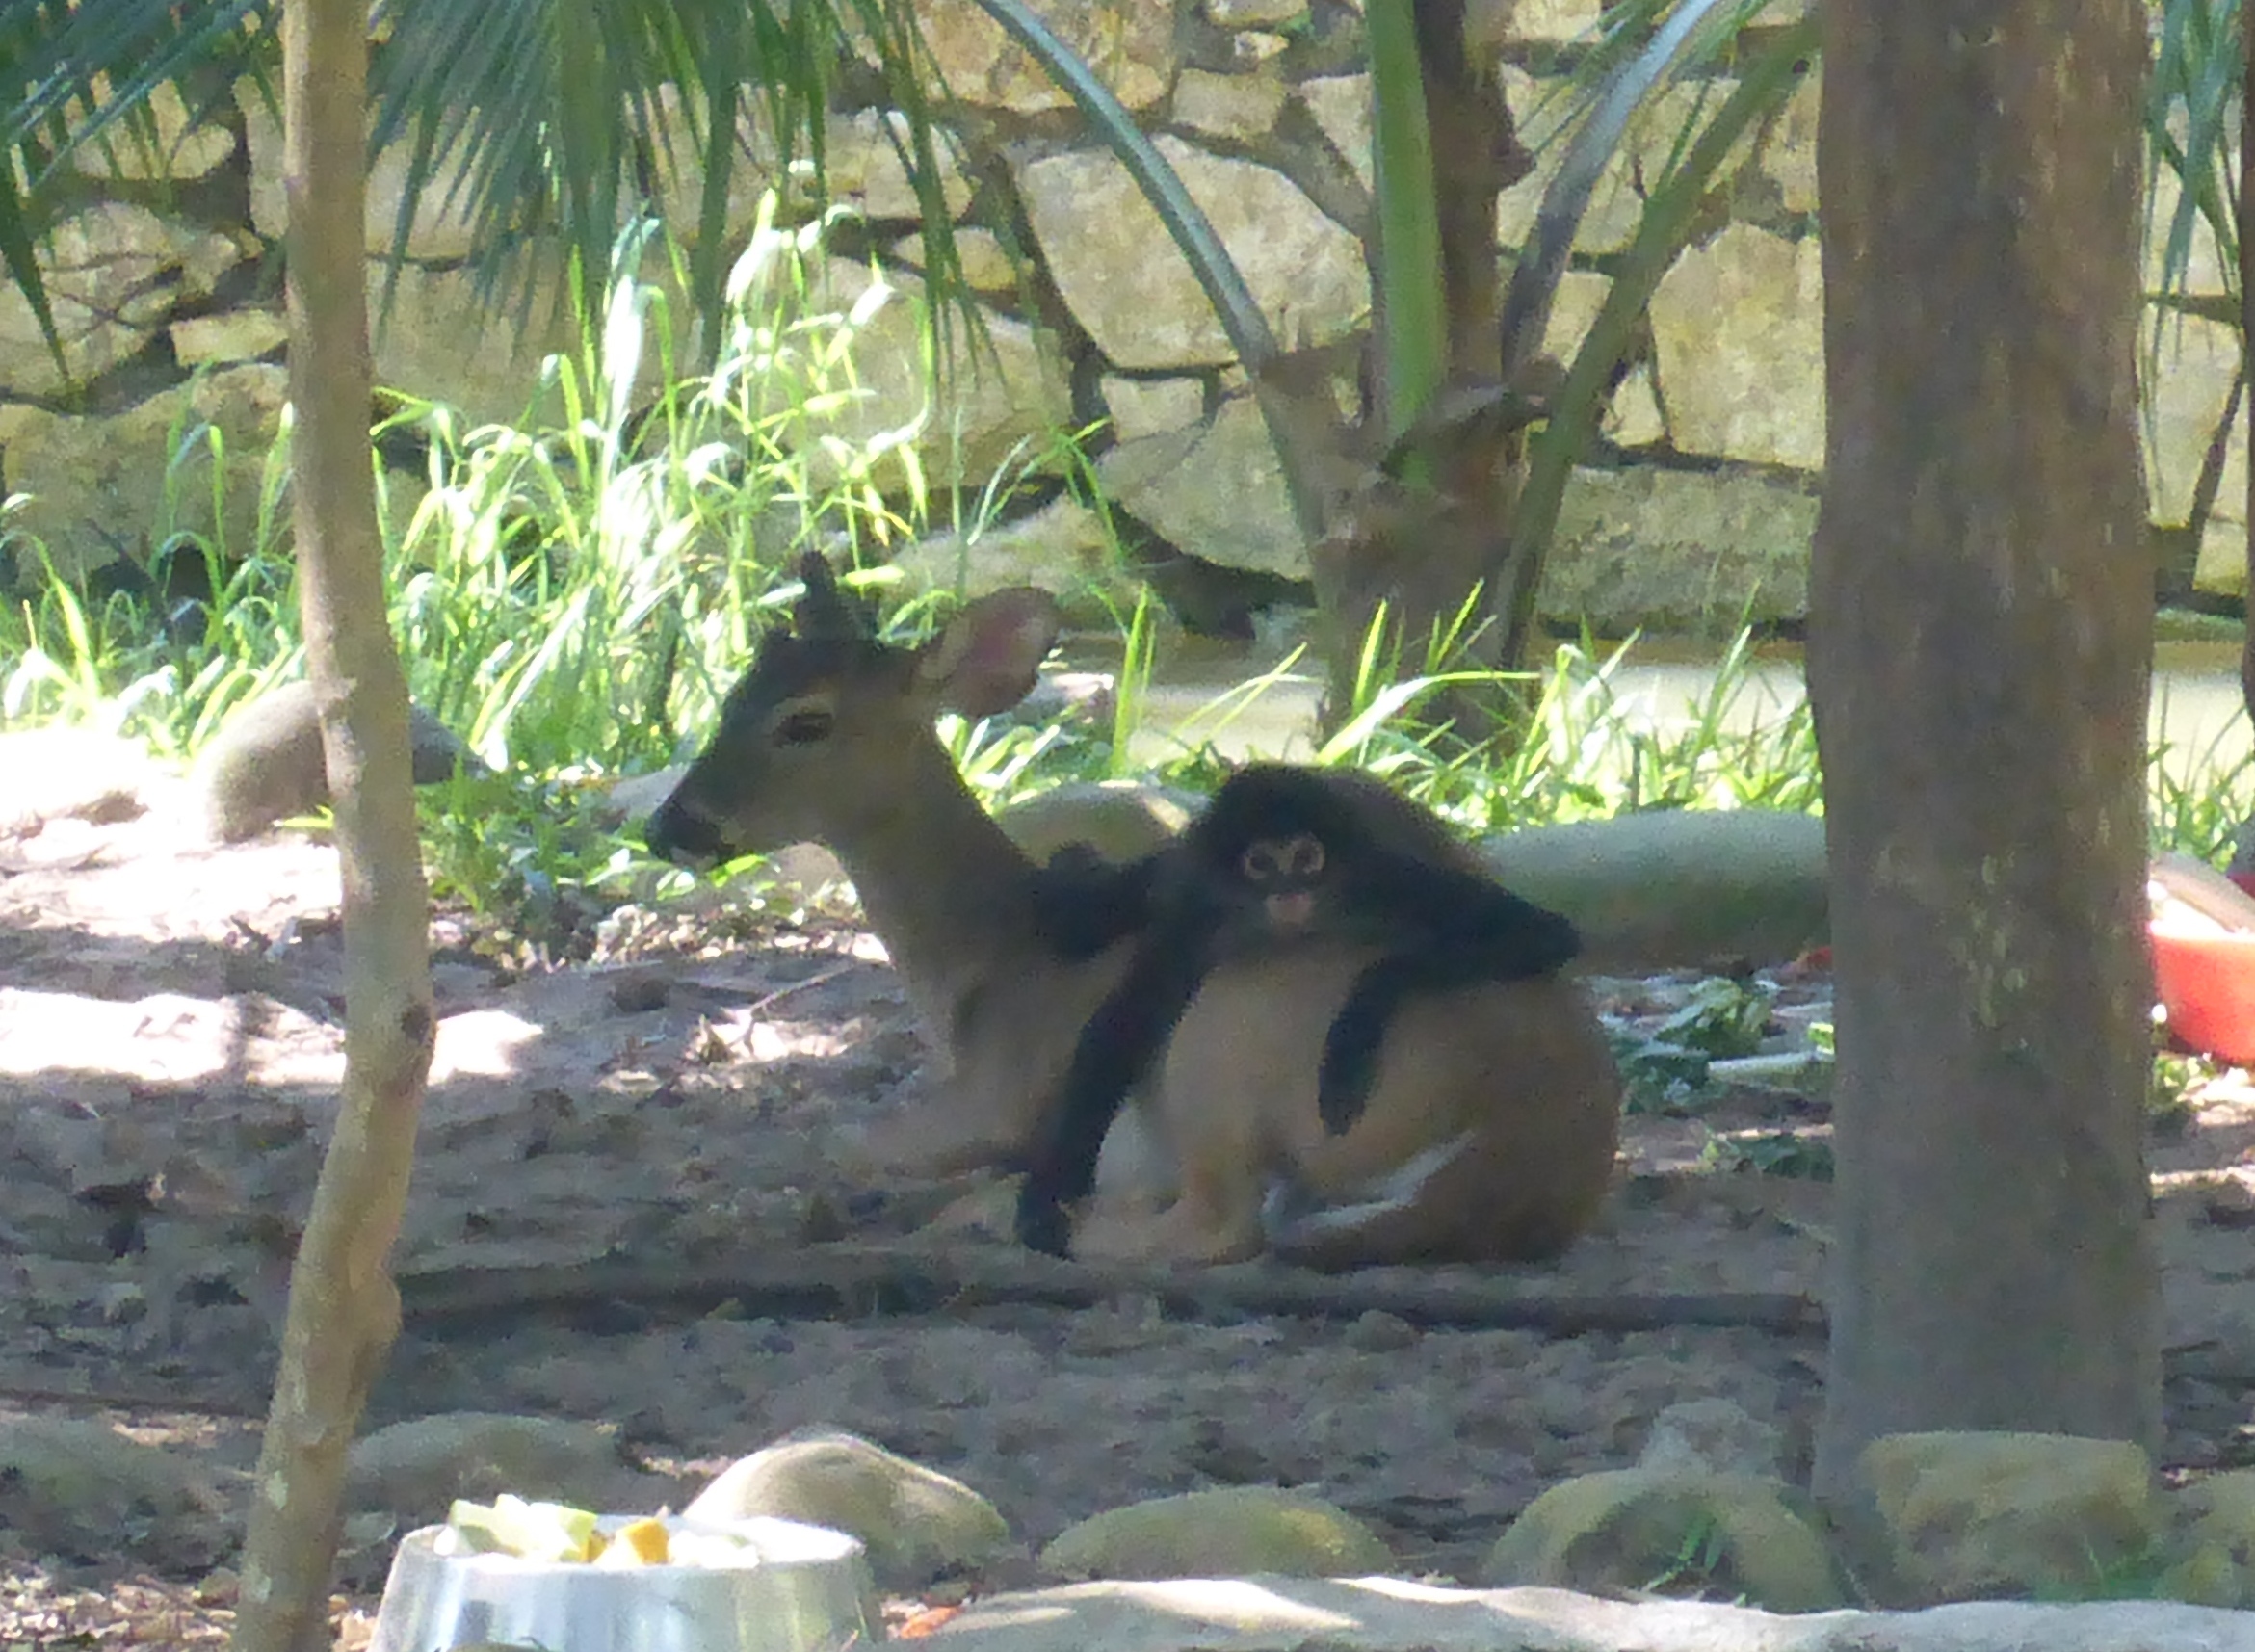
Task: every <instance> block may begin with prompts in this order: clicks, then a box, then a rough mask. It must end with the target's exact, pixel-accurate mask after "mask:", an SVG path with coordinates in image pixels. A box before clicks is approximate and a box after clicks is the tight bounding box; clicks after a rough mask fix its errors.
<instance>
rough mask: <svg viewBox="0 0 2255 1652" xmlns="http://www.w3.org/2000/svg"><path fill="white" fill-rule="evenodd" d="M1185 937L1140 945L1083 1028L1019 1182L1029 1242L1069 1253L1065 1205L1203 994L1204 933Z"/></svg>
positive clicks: (1090, 1180) (1082, 1191)
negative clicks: (1200, 991) (1187, 1012)
mask: <svg viewBox="0 0 2255 1652" xmlns="http://www.w3.org/2000/svg"><path fill="white" fill-rule="evenodd" d="M1183 939H1184V943H1185V944H1182V945H1172V944H1162V945H1157V946H1152V945H1145V946H1143V947H1141V948H1139V949H1138V951H1137V953H1136V957H1135V961H1134V962H1133V963H1131V964H1130V965H1129V967H1128V972H1127V974H1126V975H1125V976H1123V977H1122V978H1121V979H1120V983H1119V984H1118V985H1117V986H1115V987H1114V988H1113V989H1112V991H1111V993H1110V994H1109V995H1108V996H1107V997H1106V998H1105V1000H1104V1002H1103V1003H1102V1004H1100V1005H1098V1006H1097V1007H1096V1013H1095V1014H1093V1015H1091V1016H1090V1017H1089V1018H1088V1025H1087V1026H1086V1027H1084V1028H1082V1029H1081V1036H1080V1039H1079V1041H1078V1042H1076V1043H1075V1044H1074V1045H1073V1057H1072V1061H1071V1062H1070V1063H1069V1064H1068V1065H1067V1066H1066V1068H1065V1074H1064V1080H1063V1082H1062V1084H1061V1085H1060V1086H1059V1087H1058V1093H1057V1095H1056V1096H1055V1097H1054V1098H1052V1101H1051V1105H1050V1109H1049V1114H1048V1116H1047V1118H1046V1119H1045V1120H1044V1121H1043V1124H1042V1126H1041V1129H1040V1131H1039V1133H1038V1135H1037V1136H1036V1140H1035V1142H1034V1147H1033V1150H1032V1152H1031V1153H1030V1154H1029V1156H1028V1160H1027V1165H1026V1180H1025V1182H1024V1183H1023V1184H1022V1185H1021V1186H1020V1187H1019V1189H1018V1215H1017V1224H1016V1225H1017V1234H1018V1240H1019V1243H1021V1244H1023V1245H1025V1246H1027V1247H1028V1248H1030V1249H1034V1250H1040V1251H1045V1252H1047V1253H1048V1254H1049V1255H1051V1256H1062V1255H1064V1254H1065V1250H1066V1242H1067V1224H1066V1221H1065V1206H1067V1205H1069V1204H1072V1203H1073V1202H1075V1201H1076V1200H1079V1199H1082V1198H1085V1197H1087V1196H1088V1191H1089V1189H1091V1188H1093V1187H1094V1186H1095V1185H1096V1156H1097V1154H1098V1152H1099V1151H1100V1150H1101V1149H1102V1148H1103V1146H1104V1137H1105V1134H1106V1132H1108V1131H1109V1130H1110V1129H1111V1128H1112V1123H1113V1120H1114V1119H1115V1118H1117V1117H1118V1116H1119V1110H1120V1106H1121V1104H1122V1103H1123V1102H1124V1101H1126V1099H1127V1095H1128V1092H1129V1091H1130V1090H1132V1089H1134V1088H1136V1086H1137V1085H1138V1084H1139V1083H1140V1082H1141V1080H1142V1077H1143V1075H1144V1073H1145V1072H1147V1071H1149V1069H1150V1066H1151V1062H1152V1061H1153V1059H1154V1058H1155V1057H1156V1056H1157V1055H1158V1054H1159V1051H1160V1049H1161V1047H1162V1046H1164V1045H1165V1044H1166V1042H1167V1036H1168V1035H1169V1034H1170V1033H1172V1032H1173V1031H1174V1024H1175V1023H1176V1022H1177V1021H1179V1020H1181V1019H1182V1012H1183V1011H1184V1010H1186V1009H1188V1008H1189V1007H1190V1001H1191V1000H1192V998H1193V997H1195V996H1196V994H1197V990H1198V983H1199V982H1200V981H1201V980H1203V979H1204V977H1205V973H1206V962H1207V960H1206V958H1205V956H1204V954H1205V952H1206V947H1205V945H1204V944H1203V937H1201V936H1196V935H1193V936H1186V937H1183Z"/></svg>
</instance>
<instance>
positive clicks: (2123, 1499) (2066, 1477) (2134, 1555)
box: [1856, 1432, 2161, 1601]
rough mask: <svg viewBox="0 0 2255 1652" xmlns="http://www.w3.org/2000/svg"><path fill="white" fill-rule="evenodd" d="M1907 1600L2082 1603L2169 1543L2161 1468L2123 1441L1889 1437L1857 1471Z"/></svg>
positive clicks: (1876, 1445) (2051, 1436)
mask: <svg viewBox="0 0 2255 1652" xmlns="http://www.w3.org/2000/svg"><path fill="white" fill-rule="evenodd" d="M1856 1475H1857V1480H1858V1483H1859V1484H1860V1485H1861V1486H1862V1487H1863V1488H1864V1490H1865V1491H1867V1492H1868V1494H1869V1496H1870V1498H1871V1503H1872V1507H1873V1508H1874V1509H1875V1511H1876V1513H1877V1516H1878V1519H1879V1522H1880V1525H1881V1527H1882V1529H1883V1532H1884V1534H1885V1539H1886V1553H1885V1556H1884V1563H1885V1565H1886V1566H1887V1569H1888V1571H1889V1572H1890V1573H1891V1574H1892V1577H1893V1578H1894V1580H1895V1581H1896V1582H1897V1583H1898V1584H1899V1585H1900V1586H1901V1588H1902V1589H1903V1590H1905V1591H1906V1593H1907V1596H1908V1598H1911V1599H1915V1600H1923V1601H1932V1600H1964V1599H1970V1598H1974V1597H1977V1596H1980V1595H1984V1594H1990V1595H1993V1594H2000V1593H2009V1594H2030V1593H2034V1594H2048V1595H2051V1596H2054V1597H2059V1596H2066V1597H2070V1598H2071V1597H2073V1596H2075V1595H2079V1594H2088V1593H2090V1592H2092V1591H2093V1590H2094V1589H2096V1588H2098V1587H2100V1586H2102V1585H2103V1584H2104V1583H2105V1581H2106V1578H2107V1575H2108V1574H2109V1573H2110V1572H2111V1571H2112V1570H2115V1569H2118V1568H2120V1567H2122V1566H2124V1565H2126V1564H2135V1563H2137V1562H2138V1561H2139V1560H2142V1558H2143V1557H2145V1556H2146V1555H2148V1554H2150V1553H2151V1552H2152V1551H2153V1548H2154V1545H2155V1543H2156V1541H2157V1540H2158V1538H2159V1537H2160V1535H2161V1508H2160V1505H2159V1503H2158V1501H2157V1499H2156V1498H2155V1496H2154V1491H2153V1464H2152V1463H2151V1462H2150V1461H2149V1460H2148V1459H2147V1457H2146V1455H2145V1453H2144V1452H2143V1451H2141V1450H2139V1449H2138V1448H2137V1446H2135V1445H2132V1444H2130V1443H2129V1442H2127V1441H2123V1440H2090V1439H2079V1438H2076V1437H2073V1436H2070V1435H2065V1434H2031V1433H1979V1432H1954V1433H1953V1432H1936V1433H1920V1434H1890V1435H1888V1436H1887V1437H1885V1438H1883V1439H1878V1440H1874V1441H1873V1442H1872V1443H1871V1444H1870V1445H1869V1446H1866V1447H1865V1448H1864V1451H1863V1455H1861V1456H1860V1457H1858V1458H1857V1461H1856Z"/></svg>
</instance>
